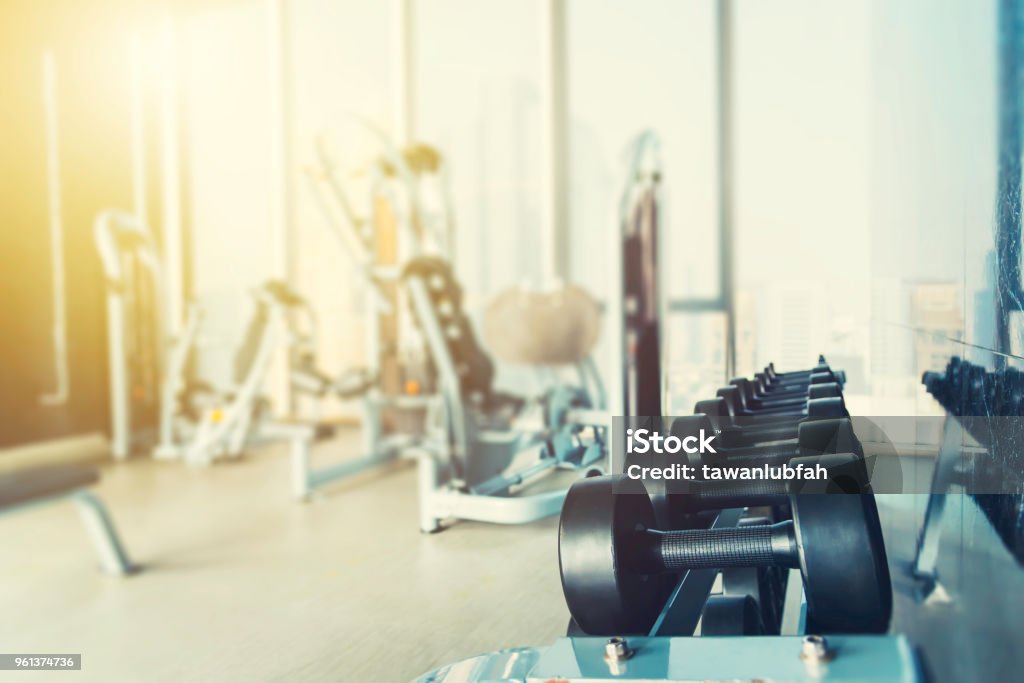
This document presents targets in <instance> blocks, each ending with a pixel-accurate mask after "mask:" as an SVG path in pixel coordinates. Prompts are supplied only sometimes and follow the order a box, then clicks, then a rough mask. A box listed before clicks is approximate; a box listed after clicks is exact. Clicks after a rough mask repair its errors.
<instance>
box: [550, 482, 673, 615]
mask: <svg viewBox="0 0 1024 683" xmlns="http://www.w3.org/2000/svg"><path fill="white" fill-rule="evenodd" d="M638 525H639V526H640V527H643V528H654V527H655V520H654V510H653V508H652V507H651V503H650V499H649V498H648V497H647V491H646V489H645V488H644V486H643V484H642V483H641V482H639V481H637V480H633V479H628V478H625V477H622V478H615V477H592V478H589V479H581V480H579V481H577V482H576V483H574V484H573V486H572V488H571V489H570V492H569V495H567V496H566V498H565V503H564V505H563V507H562V516H561V520H560V522H559V528H558V564H559V571H560V572H561V575H562V590H563V592H564V593H565V601H566V604H567V605H568V607H569V612H570V613H571V614H572V616H573V618H574V619H575V620H576V623H577V624H578V625H579V627H580V628H582V629H583V630H584V631H585V632H586V633H590V634H592V635H616V634H618V635H631V634H644V635H646V634H647V632H648V631H649V630H650V628H651V626H652V625H653V624H654V621H655V620H656V619H657V617H658V614H659V613H660V611H661V608H662V606H663V605H664V604H665V601H666V600H667V599H668V597H669V595H670V594H671V592H672V589H673V588H674V587H675V583H676V575H675V574H667V573H666V574H649V575H648V574H639V573H636V572H634V571H631V570H630V569H629V557H628V556H629V554H630V546H631V540H632V537H633V535H634V534H635V532H636V529H637V528H638Z"/></svg>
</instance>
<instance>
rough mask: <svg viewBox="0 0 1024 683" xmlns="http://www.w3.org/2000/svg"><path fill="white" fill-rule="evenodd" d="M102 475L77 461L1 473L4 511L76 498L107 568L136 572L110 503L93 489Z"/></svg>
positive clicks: (1, 508) (117, 572) (122, 573)
mask: <svg viewBox="0 0 1024 683" xmlns="http://www.w3.org/2000/svg"><path fill="white" fill-rule="evenodd" d="M99 479H100V477H99V472H98V471H97V470H96V469H95V468H93V467H82V466H77V465H76V466H63V465H62V466H59V467H57V466H45V467H32V468H28V469H23V470H17V471H14V472H5V473H0V514H5V513H10V512H15V511H18V510H25V509H28V508H30V507H34V506H37V505H44V504H46V503H58V502H61V501H64V500H67V499H72V500H74V501H75V503H76V504H77V506H78V512H79V514H80V515H81V517H82V523H83V524H85V529H86V532H87V533H88V534H89V538H90V539H91V541H92V544H93V547H94V548H95V549H96V553H97V554H98V555H99V559H100V567H101V568H102V569H103V571H104V572H105V573H108V574H113V575H116V576H126V575H128V574H132V573H134V572H135V571H137V569H138V568H137V567H136V566H135V565H133V564H132V562H131V560H129V559H128V554H127V553H126V552H125V549H124V546H123V545H122V544H121V539H120V538H119V537H118V534H117V529H116V528H115V527H114V522H113V520H111V518H110V514H109V513H108V512H107V506H106V505H104V504H103V501H102V500H100V498H99V497H98V496H96V494H94V493H93V492H92V491H90V490H89V487H90V486H92V485H93V484H95V483H96V482H98V481H99Z"/></svg>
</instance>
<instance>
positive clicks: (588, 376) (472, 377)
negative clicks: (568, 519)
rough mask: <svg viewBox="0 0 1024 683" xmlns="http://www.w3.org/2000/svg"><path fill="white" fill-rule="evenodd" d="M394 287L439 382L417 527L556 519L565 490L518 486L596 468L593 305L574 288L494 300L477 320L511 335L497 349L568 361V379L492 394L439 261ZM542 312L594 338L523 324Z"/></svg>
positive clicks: (603, 424)
mask: <svg viewBox="0 0 1024 683" xmlns="http://www.w3.org/2000/svg"><path fill="white" fill-rule="evenodd" d="M403 284H404V286H405V287H406V290H407V292H408V295H409V300H410V303H411V305H412V309H413V311H414V313H415V318H416V323H417V325H418V326H419V327H420V328H421V329H422V331H423V334H424V336H425V338H426V341H427V346H428V348H429V351H430V357H431V360H432V363H433V366H434V367H435V368H436V369H437V373H438V387H439V408H440V409H439V411H438V412H437V413H436V414H435V415H434V416H433V417H434V420H433V422H432V425H431V426H432V433H433V435H434V436H433V439H432V443H431V444H430V445H429V446H428V447H426V448H424V449H423V450H422V451H421V452H420V454H419V455H420V457H419V466H418V476H419V500H420V529H421V530H422V531H424V532H433V531H438V530H440V529H441V528H443V527H442V523H443V522H444V521H445V520H446V519H450V518H454V519H467V520H476V521H483V522H493V523H499V524H522V523H527V522H531V521H534V520H537V519H541V518H543V517H547V516H550V515H553V514H556V513H557V512H558V510H559V508H560V507H561V505H562V501H563V499H564V497H565V489H564V488H561V489H558V490H554V491H545V492H538V493H526V492H525V491H524V488H525V487H526V486H527V485H528V484H530V483H532V482H533V481H534V480H536V479H537V478H538V477H540V476H542V475H544V474H548V473H550V472H552V471H553V470H555V469H558V468H562V469H572V470H579V471H581V472H583V473H584V476H589V475H592V474H595V473H600V471H601V470H600V469H598V468H597V465H599V464H600V463H602V462H603V461H604V459H605V457H606V452H607V450H606V440H607V431H608V429H609V426H610V424H609V423H610V418H609V416H608V413H607V411H606V410H604V405H603V386H602V385H601V381H600V378H599V377H598V375H597V370H596V367H595V366H594V364H593V361H592V360H591V358H590V352H591V350H592V347H593V344H594V343H595V342H596V340H597V330H598V317H599V312H598V310H597V305H596V303H595V302H594V301H593V300H592V299H591V298H590V297H589V296H587V295H586V294H585V293H583V292H582V290H578V289H574V288H562V289H560V290H559V291H558V292H557V293H555V294H554V297H555V299H556V300H558V306H557V308H554V309H553V308H552V307H551V303H552V299H550V298H548V297H547V296H541V297H539V298H532V299H531V298H529V297H526V295H525V294H523V293H520V294H516V293H511V294H510V296H511V298H512V299H515V298H517V297H526V298H527V301H526V303H525V305H521V306H517V305H515V303H514V302H513V301H511V300H510V299H508V298H505V297H503V296H499V298H498V299H497V300H496V304H495V305H493V306H492V308H491V309H490V310H489V311H488V313H489V315H488V321H487V323H486V324H485V326H486V327H490V328H494V329H498V330H509V331H510V332H511V334H510V335H508V336H505V337H504V338H503V339H502V344H501V345H502V346H503V347H504V350H505V353H506V354H507V356H508V357H514V358H515V359H516V360H519V361H521V362H526V363H529V364H530V365H535V366H537V365H542V366H544V367H546V368H549V369H553V368H555V367H572V368H574V369H575V373H576V378H577V380H578V382H577V383H575V384H573V383H568V382H556V383H555V384H554V385H553V386H551V387H550V388H549V389H547V390H546V391H545V392H544V393H542V394H541V395H540V396H535V397H520V396H514V395H511V394H506V393H503V392H500V391H497V390H495V389H494V387H493V379H494V364H493V362H492V360H491V358H490V356H489V355H488V353H487V352H486V351H484V349H483V348H482V347H481V346H480V344H479V343H478V342H477V340H476V335H475V333H474V331H473V328H472V325H471V324H470V321H469V318H468V316H467V315H466V313H465V312H464V310H463V296H462V288H461V286H460V285H459V283H458V282H457V281H456V279H455V276H454V273H453V272H452V270H451V267H450V265H449V264H448V263H447V262H446V261H445V260H443V259H440V258H434V257H421V258H419V259H416V260H414V261H413V262H412V263H410V264H409V265H408V266H407V267H406V269H405V274H404V277H403ZM508 294H509V293H506V295H508ZM503 298H504V301H503ZM520 303H522V302H520ZM510 304H511V305H510ZM552 312H554V314H555V316H556V317H561V318H563V321H564V320H568V321H569V323H570V331H578V330H591V331H592V332H593V333H592V334H590V335H586V334H584V335H583V338H582V339H578V338H571V339H569V340H568V342H567V341H566V339H565V338H564V337H565V335H564V332H565V330H564V329H562V328H560V327H559V326H555V325H549V326H536V325H531V324H530V320H533V321H534V322H536V320H537V319H538V318H544V317H547V316H549V315H550V314H551V313H552ZM516 330H518V331H520V332H521V333H522V334H525V335H526V337H527V338H523V339H520V340H519V341H521V342H523V343H522V344H517V343H516V342H515V340H514V339H512V338H510V337H514V336H515V334H514V331H516ZM552 332H554V336H555V337H557V338H552V339H551V340H550V341H551V343H545V333H552ZM520 336H521V335H520ZM537 337H539V339H538V338H537Z"/></svg>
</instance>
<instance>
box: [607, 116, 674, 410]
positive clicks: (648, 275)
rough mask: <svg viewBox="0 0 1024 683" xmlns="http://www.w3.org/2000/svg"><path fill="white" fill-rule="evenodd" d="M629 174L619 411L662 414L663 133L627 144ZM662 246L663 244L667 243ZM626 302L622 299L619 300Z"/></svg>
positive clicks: (619, 239)
mask: <svg viewBox="0 0 1024 683" xmlns="http://www.w3.org/2000/svg"><path fill="white" fill-rule="evenodd" d="M626 157H627V164H626V177H625V182H624V184H623V188H624V189H623V191H622V194H621V196H620V199H619V213H618V221H619V234H618V235H617V236H616V243H615V245H614V246H615V249H614V250H613V253H614V254H616V263H615V267H616V270H617V273H618V277H617V278H613V282H614V284H615V285H616V288H615V290H613V292H612V301H613V302H614V305H616V306H619V305H620V306H621V311H618V312H619V313H621V315H613V316H611V321H612V324H613V325H615V324H617V323H618V322H619V321H620V320H621V327H619V328H618V329H616V330H615V333H616V334H617V335H621V340H620V341H619V343H620V344H621V350H620V351H619V355H621V357H622V366H621V379H620V381H621V382H622V390H621V392H617V393H621V396H622V406H621V409H619V407H616V412H615V414H616V415H630V416H650V417H653V416H660V415H662V394H663V377H664V374H663V372H662V362H663V358H662V351H661V350H662V343H661V341H662V329H661V321H662V319H663V318H664V315H663V314H664V305H665V302H664V300H663V298H662V297H663V292H664V289H665V288H664V286H663V285H662V281H661V279H662V269H659V268H658V255H659V248H661V247H660V246H659V242H660V241H661V234H660V233H661V228H660V226H661V223H662V220H663V216H662V215H661V214H662V204H663V202H662V169H661V149H660V142H659V140H658V136H657V134H656V133H654V132H653V131H643V132H642V133H641V134H640V135H638V136H637V137H636V138H635V139H634V140H633V141H632V142H631V143H630V145H629V147H628V148H627V153H626ZM662 246H663V245H662ZM619 302H621V303H619Z"/></svg>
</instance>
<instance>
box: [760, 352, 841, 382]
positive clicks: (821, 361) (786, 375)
mask: <svg viewBox="0 0 1024 683" xmlns="http://www.w3.org/2000/svg"><path fill="white" fill-rule="evenodd" d="M830 369H831V368H829V365H828V361H826V360H825V356H821V355H819V356H818V364H817V365H815V366H814V367H813V368H809V369H807V370H794V371H792V372H776V370H775V363H768V365H767V367H765V369H764V372H765V374H767V375H769V376H770V377H771V378H772V380H773V381H779V382H785V381H793V380H801V379H804V378H806V377H807V376H809V375H811V374H813V373H815V372H822V371H826V370H830Z"/></svg>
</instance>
